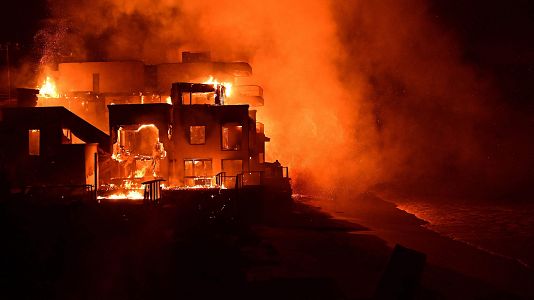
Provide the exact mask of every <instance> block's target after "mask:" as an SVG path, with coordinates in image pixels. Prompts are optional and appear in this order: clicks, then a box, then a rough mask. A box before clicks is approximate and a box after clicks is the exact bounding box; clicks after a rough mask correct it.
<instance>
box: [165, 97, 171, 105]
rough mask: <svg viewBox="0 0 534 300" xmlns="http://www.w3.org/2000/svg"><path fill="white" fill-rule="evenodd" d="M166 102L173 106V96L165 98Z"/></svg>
mask: <svg viewBox="0 0 534 300" xmlns="http://www.w3.org/2000/svg"><path fill="white" fill-rule="evenodd" d="M165 102H167V104H172V100H171V96H168V97H167V98H165Z"/></svg>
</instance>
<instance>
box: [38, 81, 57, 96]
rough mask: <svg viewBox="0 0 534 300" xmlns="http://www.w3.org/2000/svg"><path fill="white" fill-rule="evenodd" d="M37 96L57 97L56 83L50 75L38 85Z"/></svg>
mask: <svg viewBox="0 0 534 300" xmlns="http://www.w3.org/2000/svg"><path fill="white" fill-rule="evenodd" d="M39 96H40V97H44V98H59V93H58V92H57V88H56V83H55V82H54V80H53V79H52V78H51V77H50V76H46V78H45V80H44V81H43V84H42V85H41V87H39Z"/></svg>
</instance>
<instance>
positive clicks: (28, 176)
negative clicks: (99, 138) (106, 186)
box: [0, 108, 97, 187]
mask: <svg viewBox="0 0 534 300" xmlns="http://www.w3.org/2000/svg"><path fill="white" fill-rule="evenodd" d="M62 110H63V109H62V108H61V109H58V108H22V109H7V110H4V111H2V113H3V115H4V120H3V122H2V123H1V129H2V130H1V131H2V140H3V143H4V145H3V146H2V147H1V149H0V151H1V157H2V160H3V161H2V165H5V166H6V167H7V169H8V179H9V181H10V182H11V185H12V186H18V187H22V186H27V185H30V186H35V185H43V184H44V185H83V184H87V183H88V182H90V183H89V184H93V182H91V180H92V177H91V176H92V175H93V176H94V172H91V170H93V169H94V153H96V152H97V150H96V149H97V144H64V143H63V142H64V141H63V128H66V127H65V126H64V124H63V121H64V120H63V119H62V117H61V116H62V115H63V114H62V113H61V112H62ZM30 130H39V143H38V145H39V151H38V153H39V154H38V155H30V153H29V131H30ZM93 180H94V179H93Z"/></svg>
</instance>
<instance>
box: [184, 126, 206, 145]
mask: <svg viewBox="0 0 534 300" xmlns="http://www.w3.org/2000/svg"><path fill="white" fill-rule="evenodd" d="M188 127H189V130H188V131H187V136H188V140H189V145H192V146H198V145H206V132H207V127H208V126H206V125H189V126H188ZM193 127H204V142H203V143H195V144H193V143H192V141H191V138H192V134H191V133H192V132H191V130H192V129H193Z"/></svg>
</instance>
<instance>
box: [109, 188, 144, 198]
mask: <svg viewBox="0 0 534 300" xmlns="http://www.w3.org/2000/svg"><path fill="white" fill-rule="evenodd" d="M98 199H112V200H123V199H129V200H143V199H144V196H143V194H142V193H141V192H139V191H137V190H132V191H128V193H122V192H117V193H113V194H111V195H107V196H105V197H104V196H98Z"/></svg>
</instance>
